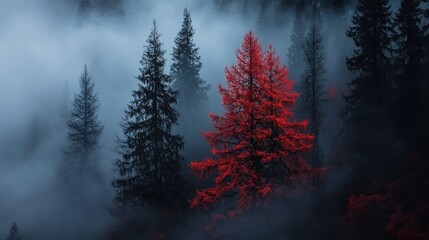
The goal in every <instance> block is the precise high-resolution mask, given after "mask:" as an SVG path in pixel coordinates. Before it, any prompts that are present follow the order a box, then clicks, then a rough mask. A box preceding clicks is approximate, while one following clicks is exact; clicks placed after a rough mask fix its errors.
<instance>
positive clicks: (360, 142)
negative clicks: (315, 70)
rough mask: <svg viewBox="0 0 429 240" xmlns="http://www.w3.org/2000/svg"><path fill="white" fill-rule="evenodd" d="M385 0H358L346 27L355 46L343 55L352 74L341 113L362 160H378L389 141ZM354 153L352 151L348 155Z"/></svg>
mask: <svg viewBox="0 0 429 240" xmlns="http://www.w3.org/2000/svg"><path fill="white" fill-rule="evenodd" d="M389 8H390V7H389V6H388V0H360V1H359V3H358V5H357V7H356V11H355V13H354V15H353V18H352V23H353V26H352V27H350V28H349V30H348V31H347V36H348V37H350V38H351V39H352V40H353V41H354V44H355V46H356V48H355V49H354V52H353V55H352V56H351V57H350V58H347V59H346V63H347V68H348V69H349V70H350V71H351V72H352V73H353V74H354V78H353V79H352V80H351V81H350V82H349V88H350V94H348V95H347V96H345V101H346V106H345V108H344V112H343V114H344V115H343V116H344V118H345V120H346V121H347V123H348V124H350V125H348V127H347V129H348V130H350V131H351V132H350V135H351V136H353V139H352V140H351V141H352V142H351V146H352V148H353V149H354V150H355V151H356V153H358V155H360V159H361V160H363V161H368V160H369V161H372V162H374V163H375V162H377V161H375V159H378V161H379V163H381V162H382V160H383V161H384V160H385V159H386V157H385V156H381V154H382V153H385V151H387V149H386V146H388V145H390V143H389V141H392V137H391V136H390V134H389V133H390V132H391V129H389V126H390V124H389V114H390V113H389V111H388V109H389V108H390V106H389V104H390V100H391V87H392V79H391V76H390V75H389V72H390V61H389V58H388V56H387V53H388V52H389V51H390V46H391V37H390V34H391V32H392V28H391V13H390V10H389ZM350 156H353V155H350Z"/></svg>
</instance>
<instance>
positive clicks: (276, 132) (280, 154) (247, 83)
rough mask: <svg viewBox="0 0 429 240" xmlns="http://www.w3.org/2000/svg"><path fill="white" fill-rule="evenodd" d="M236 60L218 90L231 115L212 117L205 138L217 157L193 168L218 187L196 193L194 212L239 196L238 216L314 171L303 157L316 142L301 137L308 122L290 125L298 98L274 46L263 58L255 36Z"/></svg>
mask: <svg viewBox="0 0 429 240" xmlns="http://www.w3.org/2000/svg"><path fill="white" fill-rule="evenodd" d="M236 57H237V63H236V64H235V65H233V66H231V67H230V68H226V70H225V72H226V81H227V85H228V86H227V88H224V87H222V86H219V92H220V94H221V95H222V101H223V105H224V107H225V109H226V112H225V114H224V115H222V116H219V115H215V114H211V118H212V120H213V124H214V127H215V131H213V132H205V133H204V136H205V137H206V139H207V140H208V142H209V144H210V146H211V147H212V153H213V155H215V156H216V158H214V159H211V158H209V159H206V160H205V161H202V162H192V163H191V164H190V167H191V170H192V171H193V172H194V173H195V174H197V175H198V176H200V177H205V176H207V175H215V176H216V177H215V186H214V187H211V188H208V189H203V190H199V191H197V194H196V196H195V197H194V199H192V200H191V202H190V204H191V207H203V208H208V207H211V206H212V205H213V204H214V203H216V202H218V201H220V200H222V199H225V198H229V197H231V198H233V197H235V196H236V195H238V198H237V209H236V210H238V211H239V210H242V209H244V208H247V207H249V206H251V205H252V204H255V203H258V202H261V201H262V200H264V199H265V198H266V197H267V196H268V195H270V194H271V193H285V192H286V191H285V190H286V188H285V186H289V187H292V186H294V183H296V182H297V181H298V180H300V179H304V177H306V175H308V174H310V173H311V172H312V169H311V167H310V166H309V165H308V164H307V163H306V162H305V161H304V160H303V159H302V158H301V156H300V155H301V153H302V152H303V151H307V150H309V149H310V147H311V141H312V139H313V138H312V136H311V135H309V134H306V133H303V132H302V130H304V129H305V128H306V126H307V123H306V122H294V121H292V120H291V119H292V116H293V113H292V112H291V108H292V107H293V106H294V104H295V101H296V98H297V97H298V94H297V93H294V92H293V91H292V86H293V83H292V82H291V81H290V80H288V79H287V71H286V67H285V66H280V61H279V57H277V56H276V54H275V51H274V49H273V48H272V47H271V46H270V48H269V50H268V52H267V53H266V54H265V55H264V54H263V52H262V47H261V45H260V44H259V42H258V40H257V39H256V38H255V37H254V36H253V34H252V32H250V33H248V34H247V35H246V36H245V38H244V42H243V44H242V47H241V49H239V50H238V51H237V52H236ZM288 189H290V188H288ZM233 213H234V212H233Z"/></svg>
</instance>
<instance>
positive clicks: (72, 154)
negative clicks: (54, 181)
mask: <svg viewBox="0 0 429 240" xmlns="http://www.w3.org/2000/svg"><path fill="white" fill-rule="evenodd" d="M79 86H80V92H79V93H78V94H75V96H74V100H73V103H72V108H71V112H70V116H69V117H70V118H69V120H68V122H67V127H68V140H69V145H70V147H69V149H68V150H67V151H66V153H67V155H68V157H69V160H70V161H73V162H71V163H69V166H68V167H69V168H71V169H73V170H71V169H70V170H71V171H75V172H74V173H71V174H72V175H82V174H86V172H87V173H91V172H92V173H91V174H95V173H96V172H97V169H96V164H97V163H96V159H95V156H94V154H95V153H96V152H95V150H96V149H97V148H98V147H99V140H100V136H101V133H102V131H103V126H102V124H101V123H100V121H99V119H98V113H97V111H98V108H99V106H100V105H99V103H98V97H97V93H95V91H94V87H95V84H94V83H93V82H92V78H91V76H90V75H89V72H88V69H87V66H86V64H85V66H84V69H83V73H82V75H81V77H80V81H79Z"/></svg>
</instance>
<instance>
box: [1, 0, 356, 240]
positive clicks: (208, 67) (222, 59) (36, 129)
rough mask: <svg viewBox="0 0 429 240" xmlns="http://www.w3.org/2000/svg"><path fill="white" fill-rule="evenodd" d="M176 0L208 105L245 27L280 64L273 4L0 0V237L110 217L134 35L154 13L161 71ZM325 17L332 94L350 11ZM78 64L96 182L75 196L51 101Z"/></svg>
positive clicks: (279, 23)
mask: <svg viewBox="0 0 429 240" xmlns="http://www.w3.org/2000/svg"><path fill="white" fill-rule="evenodd" d="M185 7H187V8H188V9H189V10H190V12H191V16H192V20H193V26H194V28H195V29H196V34H195V43H196V45H197V46H198V47H199V49H200V50H199V53H200V56H201V61H202V63H203V67H202V70H201V73H200V74H201V77H202V79H204V80H205V81H207V82H208V83H209V84H210V85H211V88H210V91H209V106H210V107H209V109H208V111H210V112H221V111H222V107H221V106H222V105H221V99H220V96H219V94H218V93H217V86H218V84H224V83H225V80H224V68H225V67H226V66H230V65H232V64H233V63H234V61H235V51H236V49H237V48H238V47H240V45H241V42H242V39H243V36H244V35H245V33H246V32H248V31H250V30H252V31H254V32H255V33H256V36H257V37H259V38H260V40H261V42H262V44H263V47H264V48H266V47H267V46H268V44H269V43H272V44H273V46H274V47H275V48H276V51H277V53H278V54H279V55H280V57H281V58H282V62H283V63H286V62H287V59H286V51H287V48H288V47H289V45H290V35H291V30H292V24H293V9H288V10H285V11H284V12H283V14H282V15H277V14H278V11H274V10H275V9H274V7H271V8H268V9H266V10H265V12H263V13H261V11H260V6H259V5H258V4H254V5H249V6H248V9H247V10H246V11H242V9H241V5H240V4H239V3H236V4H232V5H229V6H228V7H226V8H223V9H220V8H218V7H217V5H216V4H214V3H212V2H211V1H198V0H187V1H172V0H170V1H167V0H161V1H148V0H146V1H138V0H128V1H124V8H123V10H124V11H123V14H122V15H121V14H119V15H116V14H104V15H103V14H99V13H95V12H91V13H89V14H88V15H85V16H83V15H81V14H79V12H78V10H77V5H76V4H75V3H74V2H72V1H53V0H21V1H13V0H3V1H1V2H0V238H3V237H5V236H7V234H8V231H9V227H10V226H11V225H12V223H13V222H16V223H17V224H18V226H19V228H20V233H21V237H22V238H23V239H55V238H56V239H94V238H99V237H100V236H102V235H103V234H104V233H105V232H106V231H107V230H106V229H109V228H111V227H112V226H114V224H115V223H116V221H117V220H116V219H115V218H114V217H112V216H111V215H110V213H109V208H110V207H111V206H112V204H113V202H112V199H113V196H114V190H113V188H112V187H111V184H110V181H111V179H112V177H113V176H114V175H115V174H117V173H115V172H114V171H113V169H114V168H113V164H112V163H113V161H114V159H115V158H116V157H117V156H116V153H115V152H114V151H113V150H112V149H114V148H115V143H114V139H115V137H116V136H117V135H119V134H120V132H121V129H120V125H119V124H120V122H121V119H122V116H123V111H124V109H125V108H126V106H127V104H128V103H129V101H130V100H131V91H132V90H134V89H135V88H136V86H137V80H136V79H135V77H136V76H137V75H138V74H139V66H140V64H139V60H140V58H141V54H142V50H143V45H144V44H146V42H145V41H146V38H147V36H148V35H149V31H150V29H151V27H152V21H153V20H154V19H155V20H156V21H157V23H158V29H159V31H160V32H161V33H162V37H161V41H162V42H163V43H164V45H163V47H164V49H165V50H166V55H165V57H166V58H167V65H166V69H165V70H166V71H167V72H168V71H169V66H170V65H171V51H172V47H173V43H174V38H175V36H176V34H177V33H178V31H179V29H180V26H181V24H182V14H183V9H184V8H185ZM261 14H262V15H263V16H265V17H263V16H262V15H261ZM325 21H326V22H325V38H326V53H327V55H326V59H327V65H326V69H327V76H326V79H327V86H332V85H337V86H338V87H339V93H338V95H341V91H343V90H344V89H345V86H346V84H345V82H346V81H345V80H346V79H347V77H348V73H347V71H346V68H345V64H344V59H345V56H347V55H349V54H350V52H351V48H350V46H351V42H350V40H349V39H347V38H346V36H345V29H347V27H348V26H349V24H350V22H349V21H350V14H348V13H347V12H346V13H345V14H343V15H341V16H337V15H336V13H333V12H327V13H326V19H325ZM85 63H86V64H87V65H88V68H89V71H90V74H91V75H92V79H93V80H94V82H95V84H96V86H95V90H96V92H97V93H98V97H99V101H100V104H101V106H100V109H99V119H100V120H101V122H102V123H103V124H104V131H103V134H102V137H101V148H100V156H101V157H100V168H101V169H102V174H103V180H102V182H101V183H99V184H82V186H81V188H80V189H79V190H78V191H79V192H83V193H84V194H83V197H76V196H73V194H71V193H70V192H69V191H66V190H65V189H62V187H61V184H60V183H59V182H60V181H59V178H60V176H59V173H58V169H59V165H60V162H61V160H62V157H63V151H62V149H63V148H64V146H65V144H66V141H67V138H66V129H65V126H64V121H63V120H62V118H61V109H62V108H64V104H67V101H66V100H64V99H69V101H71V100H72V99H73V94H74V93H77V92H78V91H79V89H78V88H79V85H78V84H79V77H80V75H81V73H82V70H83V65H84V64H85ZM289 71H293V70H292V69H291V70H289ZM334 104H336V105H335V106H334V107H333V108H331V110H330V112H329V114H328V120H327V123H326V126H328V127H329V126H331V127H332V128H335V126H336V124H337V118H336V117H337V114H338V109H339V107H340V105H341V100H337V102H336V103H334ZM332 109H333V110H332ZM335 134H336V133H335V131H330V132H329V134H326V135H325V136H324V139H325V140H326V141H324V143H325V144H324V146H323V147H324V148H326V149H329V148H331V144H332V139H333V138H334V137H335V136H334V135H335ZM328 156H329V155H328ZM189 160H194V159H187V161H189ZM288 209H289V208H288ZM285 211H286V210H285ZM300 214H304V215H306V214H310V213H300ZM202 228H203V227H202ZM190 235H192V234H190Z"/></svg>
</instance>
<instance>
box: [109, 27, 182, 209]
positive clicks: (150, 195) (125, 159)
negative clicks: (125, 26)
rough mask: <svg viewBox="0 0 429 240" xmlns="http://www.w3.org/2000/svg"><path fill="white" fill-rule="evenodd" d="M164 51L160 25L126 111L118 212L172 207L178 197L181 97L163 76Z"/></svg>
mask: <svg viewBox="0 0 429 240" xmlns="http://www.w3.org/2000/svg"><path fill="white" fill-rule="evenodd" d="M164 53H165V51H164V50H163V49H162V43H161V42H160V34H159V33H158V30H157V27H156V23H155V22H154V26H153V29H152V31H151V33H150V35H149V38H148V40H147V45H146V46H145V47H144V52H143V56H142V59H141V61H140V63H141V68H140V75H139V76H138V77H137V79H138V80H139V84H138V89H137V90H135V91H133V93H132V96H133V100H132V101H131V102H130V104H129V105H128V109H127V110H126V111H125V116H124V121H123V123H122V129H123V135H124V137H123V138H122V139H119V140H118V143H119V152H120V154H121V158H120V159H117V160H116V163H115V165H116V169H117V170H118V172H119V177H116V178H114V179H113V182H112V184H113V186H114V188H115V189H116V193H117V195H116V197H115V203H116V204H117V206H118V207H120V208H121V209H123V207H131V208H133V207H146V206H149V207H152V208H153V209H157V208H165V207H171V206H172V205H174V204H175V203H176V202H177V201H178V199H179V196H180V195H181V194H180V187H179V186H180V184H181V175H180V166H181V162H182V160H183V159H182V157H181V156H180V154H179V152H180V150H181V149H182V148H183V140H182V136H180V135H174V134H172V131H171V129H172V126H173V125H174V124H176V122H177V118H178V115H179V114H178V112H177V111H176V110H175V109H174V108H173V104H175V103H176V98H177V95H178V92H177V91H174V90H173V89H172V88H171V87H170V84H171V82H172V78H171V77H170V76H169V75H167V74H165V73H164V68H165V61H166V60H165V58H164Z"/></svg>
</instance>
